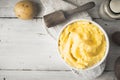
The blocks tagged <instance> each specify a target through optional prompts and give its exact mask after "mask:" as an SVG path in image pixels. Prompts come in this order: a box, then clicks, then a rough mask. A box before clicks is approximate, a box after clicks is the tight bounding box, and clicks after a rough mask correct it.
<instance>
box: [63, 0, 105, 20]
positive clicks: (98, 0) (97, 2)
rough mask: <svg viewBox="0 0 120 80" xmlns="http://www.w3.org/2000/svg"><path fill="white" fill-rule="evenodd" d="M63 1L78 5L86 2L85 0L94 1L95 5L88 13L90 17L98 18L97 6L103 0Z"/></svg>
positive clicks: (87, 0)
mask: <svg viewBox="0 0 120 80" xmlns="http://www.w3.org/2000/svg"><path fill="white" fill-rule="evenodd" d="M65 1H69V2H71V3H73V4H75V5H76V6H80V5H82V4H84V3H87V2H90V1H94V2H95V4H96V6H95V7H94V8H92V9H90V10H89V11H88V13H89V14H90V16H91V17H92V18H100V17H99V7H100V5H101V3H102V2H103V1H104V0H65Z"/></svg>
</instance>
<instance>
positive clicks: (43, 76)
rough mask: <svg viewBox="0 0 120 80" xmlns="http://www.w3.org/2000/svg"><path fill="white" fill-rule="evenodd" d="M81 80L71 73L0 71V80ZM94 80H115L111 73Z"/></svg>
mask: <svg viewBox="0 0 120 80" xmlns="http://www.w3.org/2000/svg"><path fill="white" fill-rule="evenodd" d="M78 79H79V80H81V78H80V77H78V76H76V75H74V74H73V73H72V72H71V71H0V80H78ZM95 80H115V76H114V73H113V72H105V73H104V74H103V75H102V76H100V77H99V78H97V79H95Z"/></svg>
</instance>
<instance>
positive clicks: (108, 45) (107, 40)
mask: <svg viewBox="0 0 120 80" xmlns="http://www.w3.org/2000/svg"><path fill="white" fill-rule="evenodd" d="M83 20H85V21H88V22H91V23H93V24H94V25H96V26H97V27H98V28H99V29H100V30H101V31H102V32H103V34H104V36H105V39H106V51H105V55H104V57H103V58H102V59H101V60H100V61H99V62H97V63H96V64H94V65H93V66H91V67H88V68H86V69H77V68H74V67H72V66H70V65H69V64H67V63H66V62H65V61H64V59H63V58H62V57H61V55H60V54H61V53H60V51H59V45H58V43H59V38H60V36H61V33H62V32H63V30H64V29H65V28H66V27H67V26H68V25H69V24H72V23H74V22H77V21H83ZM109 47H110V43H109V38H108V35H107V33H106V31H105V30H104V29H103V28H102V27H101V26H100V25H99V24H98V23H96V22H95V21H93V20H89V19H75V20H72V21H69V22H68V23H67V24H65V25H64V26H63V28H62V29H61V30H60V32H59V34H58V37H57V50H58V52H59V56H60V57H61V58H62V61H63V62H64V63H65V64H66V65H67V66H68V67H69V68H72V69H76V70H83V71H87V70H92V69H95V68H96V67H97V66H100V64H102V63H103V62H104V61H105V60H106V58H107V55H108V53H109Z"/></svg>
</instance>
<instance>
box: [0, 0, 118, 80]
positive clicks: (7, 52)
mask: <svg viewBox="0 0 120 80" xmlns="http://www.w3.org/2000/svg"><path fill="white" fill-rule="evenodd" d="M18 1H20V0H11V1H8V0H0V80H28V79H29V80H48V79H49V80H62V79H68V80H73V79H77V80H78V79H79V78H76V77H75V76H74V75H73V73H71V71H70V69H69V68H68V67H67V66H66V65H65V64H64V62H63V61H62V60H61V58H60V57H59V55H58V52H57V46H56V42H55V41H54V40H53V39H52V38H51V37H50V36H49V35H48V34H47V33H46V31H45V29H44V26H43V23H42V19H41V17H42V16H43V14H45V9H44V8H41V12H42V13H40V14H39V15H38V17H37V18H38V19H34V20H31V21H22V20H19V19H17V18H16V16H15V15H14V9H13V7H14V5H15V4H16V2H18ZM33 1H35V2H37V3H39V4H41V2H42V1H45V0H41V2H40V1H39V0H33ZM48 1H50V0H48ZM70 1H73V2H74V3H75V4H77V5H78V6H79V5H82V4H83V1H84V2H88V1H91V0H70ZM92 1H95V3H96V7H95V8H93V9H91V10H89V14H90V15H91V16H92V17H93V18H94V21H96V22H97V23H99V24H100V25H101V26H102V27H103V28H104V29H105V30H106V32H107V33H108V35H109V38H110V45H111V46H110V51H109V55H108V57H107V65H106V69H105V73H104V74H103V75H102V76H101V77H99V78H97V79H96V80H115V79H114V73H113V66H114V62H115V60H116V58H117V57H119V56H120V53H119V52H120V49H119V48H120V47H119V46H117V45H115V44H114V43H113V42H112V41H111V34H112V33H113V32H115V31H120V27H119V25H120V22H119V20H118V21H112V22H111V21H104V20H102V19H100V18H99V15H98V9H99V6H100V3H101V2H102V1H103V0H92ZM44 3H46V2H44ZM50 3H51V2H50ZM45 5H47V4H45ZM51 6H52V5H51ZM55 6H57V4H56V5H55ZM41 7H44V5H42V4H41ZM63 9H64V6H63ZM66 9H67V8H65V10H66ZM48 11H49V12H51V9H48ZM98 18H99V19H98ZM46 76H47V77H46Z"/></svg>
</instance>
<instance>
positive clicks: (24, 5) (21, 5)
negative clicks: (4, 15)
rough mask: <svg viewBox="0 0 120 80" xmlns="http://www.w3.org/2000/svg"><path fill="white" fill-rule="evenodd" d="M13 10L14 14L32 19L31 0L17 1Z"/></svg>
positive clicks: (33, 13) (32, 5)
mask: <svg viewBox="0 0 120 80" xmlns="http://www.w3.org/2000/svg"><path fill="white" fill-rule="evenodd" d="M14 10H15V14H16V16H17V17H18V18H20V19H23V20H29V19H32V18H33V17H34V15H35V7H34V4H33V2H31V1H27V0H23V1H20V2H18V3H17V4H16V5H15V8H14Z"/></svg>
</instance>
